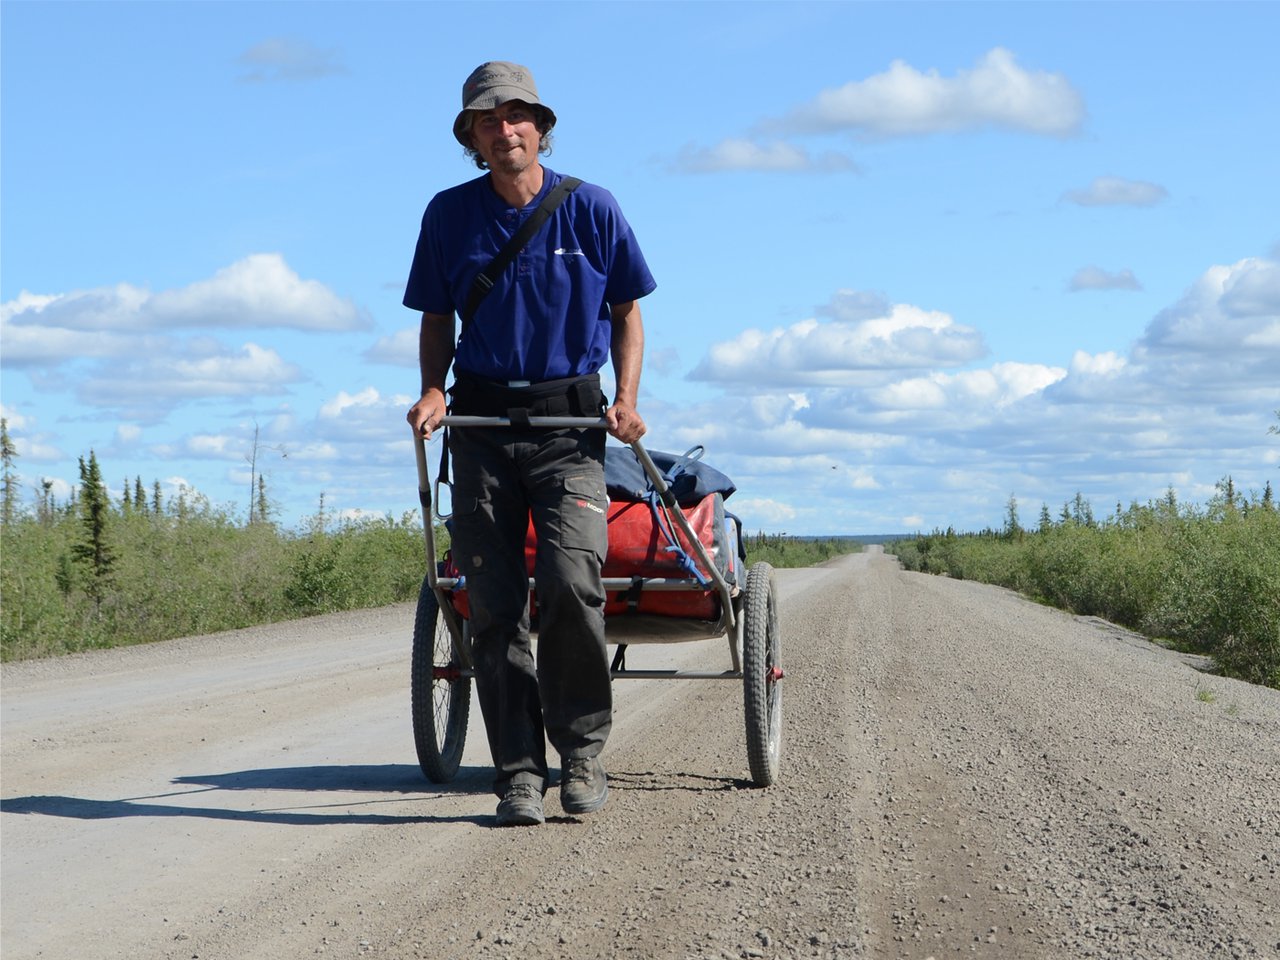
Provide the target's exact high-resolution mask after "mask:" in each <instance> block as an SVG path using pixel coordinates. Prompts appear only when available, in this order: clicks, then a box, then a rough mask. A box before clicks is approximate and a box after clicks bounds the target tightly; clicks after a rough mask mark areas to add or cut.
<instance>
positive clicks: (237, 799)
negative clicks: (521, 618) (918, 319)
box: [0, 550, 1280, 960]
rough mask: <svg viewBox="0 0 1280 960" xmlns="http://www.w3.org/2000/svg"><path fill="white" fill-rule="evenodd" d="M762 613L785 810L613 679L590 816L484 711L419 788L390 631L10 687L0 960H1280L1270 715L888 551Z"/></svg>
mask: <svg viewBox="0 0 1280 960" xmlns="http://www.w3.org/2000/svg"><path fill="white" fill-rule="evenodd" d="M778 585H779V595H780V605H781V615H782V631H783V637H784V641H783V642H784V647H783V659H784V664H785V666H786V670H787V677H786V679H785V680H784V681H783V683H784V685H785V686H784V690H785V721H784V722H785V746H784V749H785V753H784V759H783V767H782V773H781V776H780V781H779V783H778V784H777V785H775V786H774V787H771V788H769V789H767V790H760V789H755V788H752V787H750V786H749V785H748V784H747V782H746V778H747V770H746V766H747V764H746V752H745V746H744V735H743V721H742V703H741V687H740V686H739V685H738V684H736V683H731V682H695V681H666V682H654V681H625V682H621V681H620V682H619V683H618V684H617V694H618V696H617V718H616V722H615V726H614V736H613V738H612V739H611V740H610V743H609V746H608V748H607V750H606V753H605V759H606V763H607V766H608V769H609V772H610V777H611V780H610V783H611V790H610V798H609V803H608V806H607V807H606V808H605V809H604V811H602V812H601V813H599V814H594V815H591V816H588V817H583V818H573V817H568V816H564V815H563V814H562V813H561V811H560V808H559V804H558V803H557V801H556V799H555V793H554V792H552V793H551V794H549V795H548V805H547V813H548V817H549V818H548V822H547V823H546V824H545V825H544V826H542V827H538V828H530V829H507V830H499V829H494V828H492V826H491V823H492V812H493V805H494V801H493V798H492V797H491V796H490V795H489V793H488V779H489V772H488V770H487V769H486V766H485V755H484V742H483V741H484V737H483V730H482V728H481V726H480V721H479V713H478V711H476V713H475V715H474V718H473V726H472V731H471V736H470V739H469V743H468V752H467V755H466V756H465V757H464V759H463V767H462V770H461V772H460V775H459V778H458V779H457V780H456V781H455V782H454V783H452V784H449V785H448V786H447V787H444V788H441V787H435V786H433V785H431V784H430V783H428V782H427V781H426V780H424V779H423V778H422V776H421V774H420V773H419V771H418V769H417V765H416V761H415V758H414V752H413V743H412V735H411V731H410V727H409V703H408V666H409V663H408V661H409V634H410V631H411V624H412V616H413V611H412V606H411V605H401V606H395V607H388V608H385V609H380V610H374V611H364V612H358V613H350V614H341V615H334V616H327V617H319V618H315V619H311V620H306V621H300V622H296V623H291V624H285V625H277V626H272V627H263V628H255V629H251V630H243V631H237V632H234V633H229V634H222V635H219V636H216V637H204V638H193V639H188V640H180V641H174V642H171V643H165V644H156V645H152V646H148V647H143V648H132V649H126V650H117V651H106V652H102V653H98V654H92V655H82V656H74V657H68V658H64V659H60V660H56V661H44V662H35V663H21V664H12V665H6V666H5V667H4V668H3V674H2V681H0V694H2V698H3V699H2V703H0V709H2V714H0V715H2V720H3V729H2V738H0V742H2V751H0V753H2V762H3V766H2V769H0V775H2V777H3V780H2V784H0V794H2V800H3V802H2V809H3V814H2V815H0V830H2V834H0V843H2V845H3V847H2V849H3V862H2V868H3V872H2V874H0V879H2V882H3V888H2V890H0V906H2V915H0V949H2V950H3V956H4V958H5V960H26V958H36V957H40V958H57V960H64V958H65V960H90V958H92V960H117V958H144V960H150V958H157V960H189V958H191V960H247V958H264V960H266V958H270V960H280V958H301V957H315V956H327V957H341V958H346V957H366V956H367V957H390V958H428V957H430V958H454V957H457V958H471V957H476V958H500V957H512V958H520V960H539V958H560V957H574V958H613V957H627V958H667V957H671V958H685V957H689V958H693V957H697V958H703V957H715V958H721V957H724V958H735V957H769V958H771V957H835V958H847V957H869V958H913V960H925V958H929V957H932V958H935V960H941V958H943V957H951V956H957V955H959V956H966V957H968V956H976V957H990V958H1019V960H1021V958H1040V957H1051V958H1077V957H1109V958H1124V960H1138V958H1155V957H1177V958H1208V957H1214V958H1217V957H1222V958H1227V957H1264V958H1280V875H1278V874H1277V867H1278V865H1280V736H1278V731H1280V692H1278V691H1274V690H1266V689H1262V688H1257V687H1252V686H1249V685H1247V684H1243V683H1238V682H1235V681H1231V680H1224V679H1222V678H1219V677H1214V676H1211V675H1209V674H1207V673H1204V672H1203V671H1202V670H1200V669H1198V666H1199V665H1198V664H1197V663H1196V662H1194V660H1192V659H1191V658H1188V657H1184V656H1180V655H1178V654H1174V653H1170V652H1168V651H1165V650H1162V649H1159V648H1157V647H1155V646H1154V645H1152V644H1149V643H1147V642H1146V641H1144V640H1142V639H1140V638H1138V637H1135V636H1133V635H1131V634H1128V633H1126V632H1124V631H1122V630H1119V629H1117V628H1116V627H1114V626H1111V625H1109V624H1106V623H1103V622H1100V621H1096V620H1089V619H1081V618H1076V617H1072V616H1070V615H1068V614H1065V613H1062V612H1059V611H1054V610H1050V609H1046V608H1043V607H1039V606H1037V605H1035V604H1032V603H1030V602H1028V601H1026V600H1023V599H1021V598H1019V597H1017V596H1015V595H1013V594H1010V593H1008V592H1007V591H1003V590H1000V589H997V588H993V587H987V586H983V585H979V584H973V583H964V582H956V581H951V580H947V579H941V578H935V577H926V576H922V575H917V574H910V573H905V572H903V571H901V570H900V569H899V568H898V566H897V564H896V562H895V561H894V560H893V558H892V557H888V556H885V555H884V554H882V553H880V552H878V551H877V550H872V551H869V552H868V553H865V554H860V555H855V556H851V557H845V558H842V559H840V560H838V561H836V562H834V563H832V564H829V565H827V566H825V567H822V568H818V569H812V570H795V571H791V570H786V571H779V572H778ZM727 660H728V656H727V652H726V651H725V649H724V646H723V641H712V642H705V643H691V644H679V645H663V646H646V647H643V648H637V649H635V650H634V651H633V653H632V656H631V657H630V658H629V661H630V662H629V665H630V666H633V667H640V666H645V665H647V664H649V663H652V664H654V665H657V664H658V663H659V662H660V663H661V664H662V665H675V664H679V665H682V666H690V667H704V668H712V669H721V668H724V667H725V666H727Z"/></svg>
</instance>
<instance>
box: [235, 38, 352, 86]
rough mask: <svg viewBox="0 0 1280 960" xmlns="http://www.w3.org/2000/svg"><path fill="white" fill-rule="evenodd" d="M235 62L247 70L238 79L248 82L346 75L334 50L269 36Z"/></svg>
mask: <svg viewBox="0 0 1280 960" xmlns="http://www.w3.org/2000/svg"><path fill="white" fill-rule="evenodd" d="M236 61H237V62H238V63H240V64H242V65H243V66H245V67H247V68H248V71H247V72H246V73H244V74H241V76H240V79H241V80H242V81H244V82H248V83H262V82H264V81H272V80H316V79H319V78H320V77H329V76H334V75H336V74H343V73H346V72H347V68H346V67H345V66H343V64H342V61H341V58H340V57H339V54H338V51H337V50H336V49H328V50H322V49H320V48H319V47H316V46H314V45H313V44H311V43H308V42H307V41H305V40H298V39H293V38H289V37H272V38H271V39H269V40H263V41H262V42H261V43H257V44H254V45H253V46H252V47H250V48H249V49H248V50H246V51H245V52H244V53H242V54H240V56H239V57H237V58H236Z"/></svg>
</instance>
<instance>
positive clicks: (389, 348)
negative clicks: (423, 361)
mask: <svg viewBox="0 0 1280 960" xmlns="http://www.w3.org/2000/svg"><path fill="white" fill-rule="evenodd" d="M418 333H419V330H418V328H417V327H405V328H404V329H403V330H397V331H396V332H395V333H393V334H391V336H389V337H379V338H378V340H377V342H376V343H374V345H373V346H372V347H370V348H369V349H368V350H366V351H365V352H364V358H365V359H366V360H369V361H372V362H373V363H387V364H390V365H391V366H393V367H414V368H416V367H417V366H418Z"/></svg>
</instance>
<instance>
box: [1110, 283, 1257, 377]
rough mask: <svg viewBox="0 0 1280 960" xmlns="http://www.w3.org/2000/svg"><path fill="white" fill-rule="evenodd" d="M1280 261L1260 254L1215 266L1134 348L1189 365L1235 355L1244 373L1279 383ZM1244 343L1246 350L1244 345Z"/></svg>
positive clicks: (1148, 357)
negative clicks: (1255, 256) (1229, 263)
mask: <svg viewBox="0 0 1280 960" xmlns="http://www.w3.org/2000/svg"><path fill="white" fill-rule="evenodd" d="M1278 333H1280V262H1277V261H1276V260H1266V259H1259V258H1248V259H1245V260H1240V261H1238V262H1237V263H1235V264H1232V265H1230V266H1214V267H1210V268H1209V269H1208V270H1206V271H1205V272H1204V274H1202V275H1201V276H1200V278H1199V279H1198V280H1197V281H1196V282H1195V283H1194V284H1192V286H1191V288H1190V289H1189V290H1188V291H1187V292H1186V293H1185V294H1184V295H1183V296H1182V298H1181V299H1180V300H1179V301H1178V302H1177V303H1176V304H1174V305H1173V306H1171V307H1168V308H1167V309H1165V310H1161V311H1160V313H1158V314H1157V315H1156V317H1155V319H1154V320H1153V321H1152V322H1151V324H1150V325H1149V326H1148V327H1147V330H1146V332H1145V334H1144V335H1143V337H1142V339H1141V340H1140V341H1139V343H1138V346H1137V349H1136V351H1135V354H1136V356H1137V357H1138V358H1139V359H1140V360H1142V361H1143V362H1147V363H1150V362H1157V361H1162V362H1165V363H1169V362H1172V361H1173V360H1175V359H1176V360H1178V362H1179V363H1180V364H1182V365H1184V366H1186V365H1195V364H1200V363H1205V362H1209V361H1210V360H1211V359H1213V358H1221V357H1224V356H1231V357H1233V358H1234V359H1233V360H1232V363H1233V365H1234V366H1235V367H1237V368H1238V369H1239V374H1240V375H1244V374H1246V373H1247V371H1250V370H1252V371H1256V372H1258V373H1259V374H1260V375H1263V376H1265V377H1266V378H1267V380H1268V381H1269V382H1270V383H1271V384H1272V385H1274V384H1275V383H1276V382H1277V377H1276V371H1277V370H1280V335H1278ZM1241 348H1245V349H1241Z"/></svg>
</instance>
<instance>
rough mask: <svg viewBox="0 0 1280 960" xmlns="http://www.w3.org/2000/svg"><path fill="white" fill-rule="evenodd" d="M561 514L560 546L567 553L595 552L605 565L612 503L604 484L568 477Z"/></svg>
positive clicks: (560, 508)
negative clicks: (573, 551)
mask: <svg viewBox="0 0 1280 960" xmlns="http://www.w3.org/2000/svg"><path fill="white" fill-rule="evenodd" d="M558 512H559V516H558V517H557V521H558V523H557V526H558V527H559V538H560V545H561V546H562V547H564V548H565V549H567V550H591V551H594V552H595V553H596V554H598V555H599V557H600V559H601V561H603V560H604V555H605V551H606V550H607V549H608V543H609V528H608V512H609V499H608V497H607V495H606V494H605V489H604V482H603V481H602V480H600V479H599V478H597V477H590V476H578V477H565V478H564V492H563V495H562V496H561V498H560V506H559V511H558Z"/></svg>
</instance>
